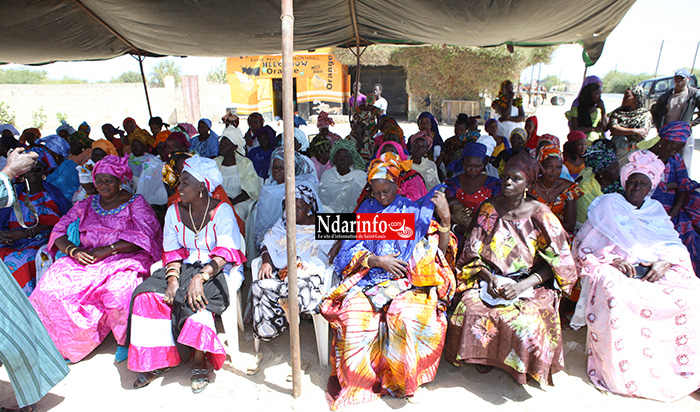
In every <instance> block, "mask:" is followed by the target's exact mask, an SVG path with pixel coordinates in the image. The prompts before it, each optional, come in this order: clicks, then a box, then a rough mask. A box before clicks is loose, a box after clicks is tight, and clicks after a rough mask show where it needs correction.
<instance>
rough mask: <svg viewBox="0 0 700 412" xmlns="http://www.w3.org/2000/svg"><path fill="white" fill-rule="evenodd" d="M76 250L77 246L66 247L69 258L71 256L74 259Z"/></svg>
mask: <svg viewBox="0 0 700 412" xmlns="http://www.w3.org/2000/svg"><path fill="white" fill-rule="evenodd" d="M71 246H72V247H73V249H71ZM76 249H78V247H77V246H75V245H68V247H66V255H68V256H70V257H73V252H75V251H76Z"/></svg>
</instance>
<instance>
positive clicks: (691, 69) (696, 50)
mask: <svg viewBox="0 0 700 412" xmlns="http://www.w3.org/2000/svg"><path fill="white" fill-rule="evenodd" d="M698 49H700V41H699V42H698V46H697V47H696V48H695V57H693V66H692V67H691V68H690V74H693V71H694V70H695V60H697V58H698Z"/></svg>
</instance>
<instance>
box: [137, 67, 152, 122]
mask: <svg viewBox="0 0 700 412" xmlns="http://www.w3.org/2000/svg"><path fill="white" fill-rule="evenodd" d="M136 58H137V60H138V61H139V67H140V68H141V80H142V81H143V91H144V92H145V93H146V104H147V105H148V117H149V118H150V117H153V113H152V112H151V100H150V99H149V98H148V87H147V86H146V75H145V74H144V73H143V59H145V58H146V56H144V57H143V59H142V58H141V55H137V56H136Z"/></svg>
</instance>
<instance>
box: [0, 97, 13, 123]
mask: <svg viewBox="0 0 700 412" xmlns="http://www.w3.org/2000/svg"><path fill="white" fill-rule="evenodd" d="M0 123H1V124H5V123H9V124H15V113H14V112H13V111H11V110H10V105H9V104H7V103H5V102H0Z"/></svg>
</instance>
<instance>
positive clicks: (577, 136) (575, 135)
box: [557, 130, 586, 142]
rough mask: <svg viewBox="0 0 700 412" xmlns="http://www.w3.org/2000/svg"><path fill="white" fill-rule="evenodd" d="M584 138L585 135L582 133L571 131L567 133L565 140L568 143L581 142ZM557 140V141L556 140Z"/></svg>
mask: <svg viewBox="0 0 700 412" xmlns="http://www.w3.org/2000/svg"><path fill="white" fill-rule="evenodd" d="M585 138H586V134H585V133H583V132H582V131H580V130H572V131H570V132H569V134H568V135H567V136H566V140H567V141H569V142H576V141H579V140H583V139H585ZM557 140H558V139H557Z"/></svg>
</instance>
